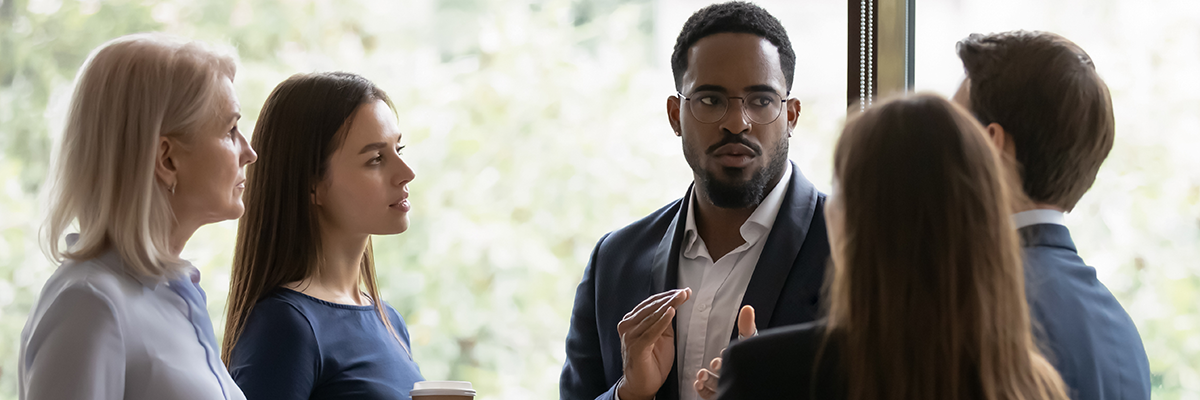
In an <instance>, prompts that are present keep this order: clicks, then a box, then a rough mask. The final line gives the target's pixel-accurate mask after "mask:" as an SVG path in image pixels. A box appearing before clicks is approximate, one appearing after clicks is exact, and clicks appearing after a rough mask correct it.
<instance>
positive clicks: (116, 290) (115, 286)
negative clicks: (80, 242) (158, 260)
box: [42, 254, 156, 301]
mask: <svg viewBox="0 0 1200 400" xmlns="http://www.w3.org/2000/svg"><path fill="white" fill-rule="evenodd" d="M146 281H148V283H156V282H154V280H153V279H146ZM141 286H142V283H141V282H140V281H139V280H138V279H137V278H135V277H134V276H132V275H130V274H129V273H127V272H125V271H124V268H123V265H122V263H121V260H120V257H115V256H114V254H105V255H103V256H100V257H95V258H90V259H84V260H72V259H68V260H66V261H65V262H63V263H62V264H61V265H59V267H58V269H57V270H55V271H54V274H53V275H51V276H50V278H49V279H47V280H46V283H45V285H44V286H43V288H42V297H43V298H46V297H54V296H55V295H57V294H59V293H62V292H65V291H72V292H82V293H91V294H93V295H94V296H96V297H100V298H104V299H107V300H109V301H120V300H121V299H124V298H125V297H128V296H129V295H131V294H134V293H137V292H140V291H141V290H140V289H141Z"/></svg>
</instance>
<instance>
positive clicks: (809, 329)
mask: <svg viewBox="0 0 1200 400" xmlns="http://www.w3.org/2000/svg"><path fill="white" fill-rule="evenodd" d="M825 326H826V325H825V322H824V321H823V320H821V321H814V322H809V323H804V324H799V325H791V326H785V327H780V328H774V329H768V330H764V331H762V332H761V333H760V334H759V335H758V336H755V337H752V338H748V339H745V340H742V341H740V342H738V343H736V344H734V345H733V346H731V347H730V348H731V349H732V348H734V347H738V348H739V349H740V350H742V351H751V352H754V351H762V350H766V351H770V350H771V349H778V348H787V349H791V350H792V351H803V350H812V349H816V348H817V347H820V346H822V344H823V343H824V342H825V341H826V335H825Z"/></svg>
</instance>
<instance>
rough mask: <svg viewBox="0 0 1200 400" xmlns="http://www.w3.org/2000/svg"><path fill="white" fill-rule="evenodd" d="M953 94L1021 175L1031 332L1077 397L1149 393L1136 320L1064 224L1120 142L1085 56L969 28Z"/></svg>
mask: <svg viewBox="0 0 1200 400" xmlns="http://www.w3.org/2000/svg"><path fill="white" fill-rule="evenodd" d="M958 55H959V58H961V59H962V61H963V66H964V67H965V69H966V73H967V79H966V80H965V81H964V82H963V84H962V87H961V88H959V91H958V93H957V94H955V96H954V97H955V100H956V101H958V102H959V103H960V104H963V105H964V106H966V107H967V108H968V109H970V110H971V112H972V113H973V114H974V115H975V117H976V118H978V119H979V121H980V122H981V123H983V125H985V126H986V128H987V132H988V134H989V135H990V136H991V138H992V142H993V143H994V144H995V145H996V147H997V148H998V149H1001V151H1002V152H1003V153H1004V155H1005V158H1006V159H1007V161H1009V163H1008V164H1009V167H1010V168H1011V171H1010V172H1011V173H1012V174H1013V176H1015V177H1019V179H1020V184H1021V186H1020V187H1021V189H1023V190H1019V191H1015V192H1016V193H1015V194H1016V195H1017V197H1018V199H1016V201H1014V202H1013V204H1015V205H1016V207H1017V209H1016V210H1014V211H1015V212H1016V214H1015V215H1013V220H1014V222H1015V224H1016V225H1017V228H1018V229H1019V230H1020V235H1021V238H1022V246H1023V248H1024V253H1025V275H1026V285H1025V290H1026V295H1027V297H1028V300H1029V311H1030V315H1031V316H1032V320H1033V323H1034V331H1035V332H1034V334H1035V335H1036V337H1037V338H1038V339H1039V341H1040V343H1041V344H1042V345H1043V347H1044V348H1046V350H1047V354H1046V356H1047V358H1049V359H1050V361H1051V362H1052V363H1053V364H1054V366H1055V368H1056V369H1058V371H1059V373H1060V374H1061V375H1062V377H1063V381H1064V382H1066V384H1067V386H1068V388H1069V390H1070V394H1071V397H1072V398H1075V399H1088V400H1092V399H1099V400H1103V399H1123V400H1129V399H1149V398H1150V365H1149V362H1148V360H1147V358H1146V350H1145V348H1144V347H1143V346H1142V339H1141V337H1140V336H1139V335H1138V331H1137V327H1135V326H1134V324H1133V320H1131V319H1130V318H1129V314H1127V313H1126V312H1125V309H1124V308H1122V307H1121V304H1120V303H1118V302H1117V299H1116V298H1114V297H1113V295H1112V293H1110V292H1109V291H1108V289H1107V288H1106V287H1104V284H1102V283H1100V281H1099V280H1097V279H1096V270H1095V269H1094V268H1092V267H1089V266H1088V265H1087V264H1084V262H1083V259H1081V258H1080V257H1079V254H1078V253H1077V251H1076V249H1075V243H1074V242H1073V241H1072V240H1071V233H1070V232H1069V231H1068V230H1067V227H1066V226H1065V225H1064V223H1063V214H1064V212H1067V211H1070V210H1071V209H1072V208H1074V207H1075V204H1076V202H1078V201H1079V199H1080V198H1081V197H1083V194H1084V193H1085V192H1087V190H1088V188H1090V187H1091V186H1092V182H1093V181H1095V179H1096V172H1097V171H1098V170H1099V169H1100V164H1101V163H1102V162H1103V161H1104V158H1105V157H1107V156H1108V152H1109V150H1111V149H1112V146H1113V134H1114V133H1113V131H1114V123H1113V112H1112V100H1111V99H1110V97H1109V93H1108V87H1107V86H1106V85H1105V84H1104V81H1102V80H1101V79H1100V77H1099V75H1097V73H1096V68H1095V66H1094V65H1093V64H1092V60H1091V58H1090V57H1088V55H1087V53H1085V52H1084V51H1083V49H1081V48H1079V46H1077V45H1075V43H1072V42H1071V41H1070V40H1067V39H1066V38H1063V37H1062V36H1059V35H1056V34H1052V33H1045V32H1025V31H1016V32H1005V33H999V34H992V35H979V34H975V35H971V36H970V37H968V38H966V39H963V40H962V41H960V42H959V43H958Z"/></svg>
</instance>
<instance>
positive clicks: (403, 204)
mask: <svg viewBox="0 0 1200 400" xmlns="http://www.w3.org/2000/svg"><path fill="white" fill-rule="evenodd" d="M388 208H391V209H394V210H398V211H401V212H408V211H409V210H411V209H412V205H411V204H409V203H408V196H407V195H405V196H404V197H401V198H400V200H396V202H395V203H392V204H389V205H388Z"/></svg>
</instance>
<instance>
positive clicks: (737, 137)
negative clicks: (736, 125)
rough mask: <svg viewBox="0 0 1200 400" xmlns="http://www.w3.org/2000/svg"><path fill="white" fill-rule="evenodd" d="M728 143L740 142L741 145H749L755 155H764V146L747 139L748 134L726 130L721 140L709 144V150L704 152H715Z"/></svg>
mask: <svg viewBox="0 0 1200 400" xmlns="http://www.w3.org/2000/svg"><path fill="white" fill-rule="evenodd" d="M727 144H740V145H743V146H746V147H749V148H750V151H753V152H754V156H755V157H757V156H761V155H762V147H760V146H759V145H757V144H754V143H750V141H749V140H747V139H746V135H742V134H733V133H729V132H725V135H724V136H722V137H721V141H720V142H717V144H714V145H712V146H709V148H708V150H706V151H705V152H704V154H712V153H713V152H715V151H717V149H719V148H721V146H724V145H727Z"/></svg>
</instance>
